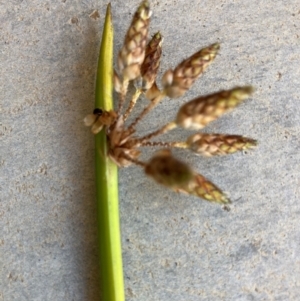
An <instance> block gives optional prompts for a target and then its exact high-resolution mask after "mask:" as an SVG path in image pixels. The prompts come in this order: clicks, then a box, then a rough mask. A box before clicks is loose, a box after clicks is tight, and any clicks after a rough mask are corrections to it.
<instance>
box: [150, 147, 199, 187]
mask: <svg viewBox="0 0 300 301" xmlns="http://www.w3.org/2000/svg"><path fill="white" fill-rule="evenodd" d="M145 173H146V174H147V175H148V176H150V177H152V178H153V179H154V180H155V181H156V182H158V183H159V184H162V185H164V186H167V187H169V188H172V189H174V190H177V189H180V188H181V187H186V186H187V185H188V184H189V182H190V181H191V180H192V178H193V171H192V170H191V169H190V167H189V166H188V165H186V164H185V163H183V162H181V161H179V160H177V159H176V158H174V157H173V156H172V154H171V152H170V150H168V149H163V150H160V151H158V152H157V153H156V154H155V155H154V156H153V157H152V158H151V159H150V161H149V162H148V164H147V165H146V167H145Z"/></svg>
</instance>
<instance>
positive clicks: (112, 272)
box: [95, 4, 125, 301]
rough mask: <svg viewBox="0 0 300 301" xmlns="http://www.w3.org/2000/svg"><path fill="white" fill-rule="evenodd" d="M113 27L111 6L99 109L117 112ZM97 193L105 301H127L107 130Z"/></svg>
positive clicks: (100, 142) (100, 145)
mask: <svg viewBox="0 0 300 301" xmlns="http://www.w3.org/2000/svg"><path fill="white" fill-rule="evenodd" d="M112 78H113V27H112V17H111V7H110V4H109V5H108V6H107V11H106V18H105V24H104V29H103V35H102V41H101V48H100V54H99V62H98V71H97V80H96V100H95V107H96V108H102V109H104V110H106V111H109V110H112V109H113V97H112V89H113V86H112V85H113V83H112ZM95 140H96V190H97V205H98V209H97V210H98V242H99V257H100V271H101V300H102V301H124V300H125V297H124V280H123V267H122V250H121V235H120V219H119V202H118V169H117V166H116V165H115V164H114V163H113V162H112V161H111V160H110V159H109V158H108V157H107V150H108V145H107V139H106V134H105V130H102V131H101V132H100V133H99V134H97V135H96V138H95Z"/></svg>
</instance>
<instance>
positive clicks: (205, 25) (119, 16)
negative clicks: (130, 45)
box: [0, 0, 300, 301]
mask: <svg viewBox="0 0 300 301" xmlns="http://www.w3.org/2000/svg"><path fill="white" fill-rule="evenodd" d="M138 3H139V1H127V2H124V1H120V0H113V1H112V6H113V14H114V24H115V31H116V34H115V44H116V46H115V47H116V50H117V49H119V47H120V45H121V43H122V41H123V36H124V33H125V29H126V27H127V25H128V22H129V20H130V19H131V17H132V12H133V10H134V8H135V7H136V6H137V4H138ZM105 5H106V2H104V1H95V0H85V1H79V0H74V1H70V0H61V1H60V0H56V1H38V0H31V1H26V0H23V1H22V0H14V1H0V21H1V22H0V28H1V31H0V32H1V33H0V36H1V39H0V62H1V77H0V78H1V85H0V93H1V95H0V102H1V111H0V116H1V117H0V139H1V142H0V143H1V148H0V149H1V151H0V177H1V178H0V179H1V180H0V199H1V201H0V229H1V230H0V233H1V235H0V252H1V253H0V275H1V278H0V300H4V301H12V300H16V301H23V300H30V301H38V300H49V301H50V300H51V301H56V300H57V301H60V300H74V301H81V300H98V297H97V296H98V294H99V289H98V281H99V279H98V278H97V251H96V229H95V228H96V227H95V221H96V217H95V192H94V191H95V187H94V173H93V153H94V144H93V137H92V135H91V134H90V133H89V130H88V129H87V128H85V127H84V126H83V124H82V119H83V117H84V116H85V115H86V114H88V113H89V112H90V111H91V110H92V109H93V101H94V100H93V97H94V81H95V70H96V65H97V53H98V48H99V41H100V35H101V31H102V24H103V19H104V12H105ZM152 7H153V12H154V14H153V18H152V29H151V32H152V33H154V32H155V31H156V30H158V29H160V30H161V32H162V34H163V35H164V37H165V40H164V57H163V63H162V70H166V68H169V67H172V66H175V65H176V64H177V63H178V62H179V61H180V60H181V59H183V58H184V57H187V56H188V55H190V54H192V53H193V52H195V51H196V50H198V49H199V48H201V47H204V46H207V45H209V44H210V43H213V42H217V41H218V42H220V43H221V46H222V49H221V53H220V55H219V56H218V58H217V59H216V61H215V62H214V64H213V65H212V66H211V67H210V68H209V70H208V71H207V72H206V73H205V75H204V76H203V77H202V78H201V79H200V80H198V81H197V83H196V84H195V85H194V86H193V89H191V90H190V92H189V93H187V94H186V95H185V96H184V97H183V98H181V99H178V100H166V101H164V102H163V103H161V104H160V105H159V106H158V108H157V109H156V111H155V112H153V113H152V114H150V115H149V116H148V117H147V118H146V119H145V120H143V122H141V124H140V127H139V132H140V133H146V132H148V131H150V130H154V129H156V128H157V127H158V126H159V125H162V124H164V123H165V120H166V117H167V118H168V119H172V118H173V117H174V116H175V113H176V110H177V108H178V107H179V106H180V104H181V103H183V102H185V101H187V100H189V99H191V98H193V97H195V96H196V95H199V94H206V93H211V92H213V91H217V90H220V89H227V88H230V87H233V86H235V85H243V84H252V85H254V86H255V87H256V93H255V94H254V96H253V97H252V98H251V99H250V100H249V101H247V102H245V103H244V104H243V105H241V106H240V107H239V108H238V109H236V110H235V111H234V112H232V113H231V114H228V115H226V116H224V117H223V118H222V119H220V120H218V121H216V122H214V123H212V124H211V125H210V126H209V127H208V128H207V131H214V132H223V133H236V134H243V135H247V136H250V137H253V138H256V139H258V140H259V142H260V144H259V147H258V148H257V149H256V150H254V151H251V152H247V153H244V154H236V155H234V156H229V157H222V158H211V159H205V158H200V157H195V156H194V155H192V154H190V153H188V152H185V151H176V152H175V154H176V155H177V156H178V157H179V158H181V159H183V160H185V161H187V162H189V163H190V164H191V165H192V166H193V167H194V168H195V169H197V170H198V171H199V172H201V173H202V174H204V175H205V176H207V177H208V178H210V179H211V180H213V181H214V182H215V183H216V184H217V185H219V186H220V187H221V188H223V189H224V190H226V191H228V193H229V194H230V196H231V198H232V199H233V200H234V203H233V204H232V205H231V206H230V208H231V210H230V211H229V212H227V211H226V210H223V209H222V207H220V206H217V205H214V204H210V203H207V202H204V201H201V200H199V199H197V198H194V197H187V196H185V195H180V194H176V193H173V192H171V191H168V190H166V189H164V188H163V187H159V186H157V185H156V184H155V183H154V182H152V180H151V179H148V178H146V177H145V176H144V175H143V172H142V171H141V170H140V169H139V168H138V167H129V168H127V169H123V170H121V171H120V210H121V223H122V239H123V256H124V271H125V285H126V296H127V300H132V301H134V300H139V301H144V300H164V301H167V300H172V301H182V300H186V301H187V300H191V301H194V300H276V301H279V300H299V297H298V296H299V294H300V245H299V244H300V230H299V217H300V204H299V201H300V200H299V194H300V189H299V173H300V167H299V163H300V154H299V144H300V139H299V133H300V106H299V97H300V68H299V62H300V45H299V44H300V38H299V36H300V4H299V1H296V0H291V1H258V0H254V1H247V0H240V1H232V0H223V1H215V0H213V1H199V0H192V1H183V0H164V1H152ZM93 10H98V11H99V14H100V18H96V19H94V18H92V17H90V16H89V15H90V14H91V13H92V12H93ZM145 103H146V101H141V102H140V103H139V105H138V107H137V109H136V110H135V112H138V111H139V110H140V109H141V108H142V105H144V104H145ZM188 134H189V133H188V132H186V131H180V130H178V131H174V132H173V133H170V135H168V136H167V137H166V139H170V140H171V139H177V140H179V139H183V138H184V137H186V136H187V135H188ZM152 151H153V150H147V151H146V152H145V156H144V158H147V157H149V156H150V155H151V153H152Z"/></svg>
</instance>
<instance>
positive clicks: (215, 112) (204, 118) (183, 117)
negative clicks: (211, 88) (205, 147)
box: [176, 86, 253, 130]
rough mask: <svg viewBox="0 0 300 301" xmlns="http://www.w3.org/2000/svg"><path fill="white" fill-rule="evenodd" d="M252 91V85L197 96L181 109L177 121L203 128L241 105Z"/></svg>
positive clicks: (190, 126) (188, 125) (195, 127)
mask: <svg viewBox="0 0 300 301" xmlns="http://www.w3.org/2000/svg"><path fill="white" fill-rule="evenodd" d="M252 91H253V88H252V87H248V86H246V87H237V88H234V89H232V90H226V91H221V92H218V93H214V94H210V95H207V96H201V97H197V98H196V99H193V100H191V101H189V102H187V103H186V104H184V105H183V106H182V107H181V108H180V109H179V112H178V113H177V117H176V123H177V124H178V125H179V126H181V127H183V128H186V129H195V130H199V129H202V128H204V127H205V126H206V125H207V124H208V123H209V122H211V121H213V120H215V119H217V118H218V117H220V116H221V115H222V114H224V113H225V112H229V111H231V110H232V109H233V108H235V107H236V106H237V105H239V104H240V103H241V102H242V101H243V100H244V99H246V98H248V97H249V95H250V94H251V93H252Z"/></svg>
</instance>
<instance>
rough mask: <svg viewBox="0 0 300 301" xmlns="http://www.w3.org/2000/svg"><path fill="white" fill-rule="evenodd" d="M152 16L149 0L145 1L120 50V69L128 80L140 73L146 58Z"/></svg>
mask: <svg viewBox="0 0 300 301" xmlns="http://www.w3.org/2000/svg"><path fill="white" fill-rule="evenodd" d="M150 16H151V11H150V5H149V2H148V1H143V2H142V3H141V5H140V6H139V8H138V9H137V11H136V13H135V14H134V16H133V19H132V22H131V25H130V27H129V29H128V31H127V33H126V36H125V41H124V44H123V47H122V49H121V50H120V52H119V56H118V66H119V70H120V72H121V73H122V75H123V77H124V78H126V79H127V80H132V79H135V78H137V77H138V76H139V74H140V66H141V64H142V63H143V61H144V58H145V48H146V43H147V36H148V30H149V22H150Z"/></svg>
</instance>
